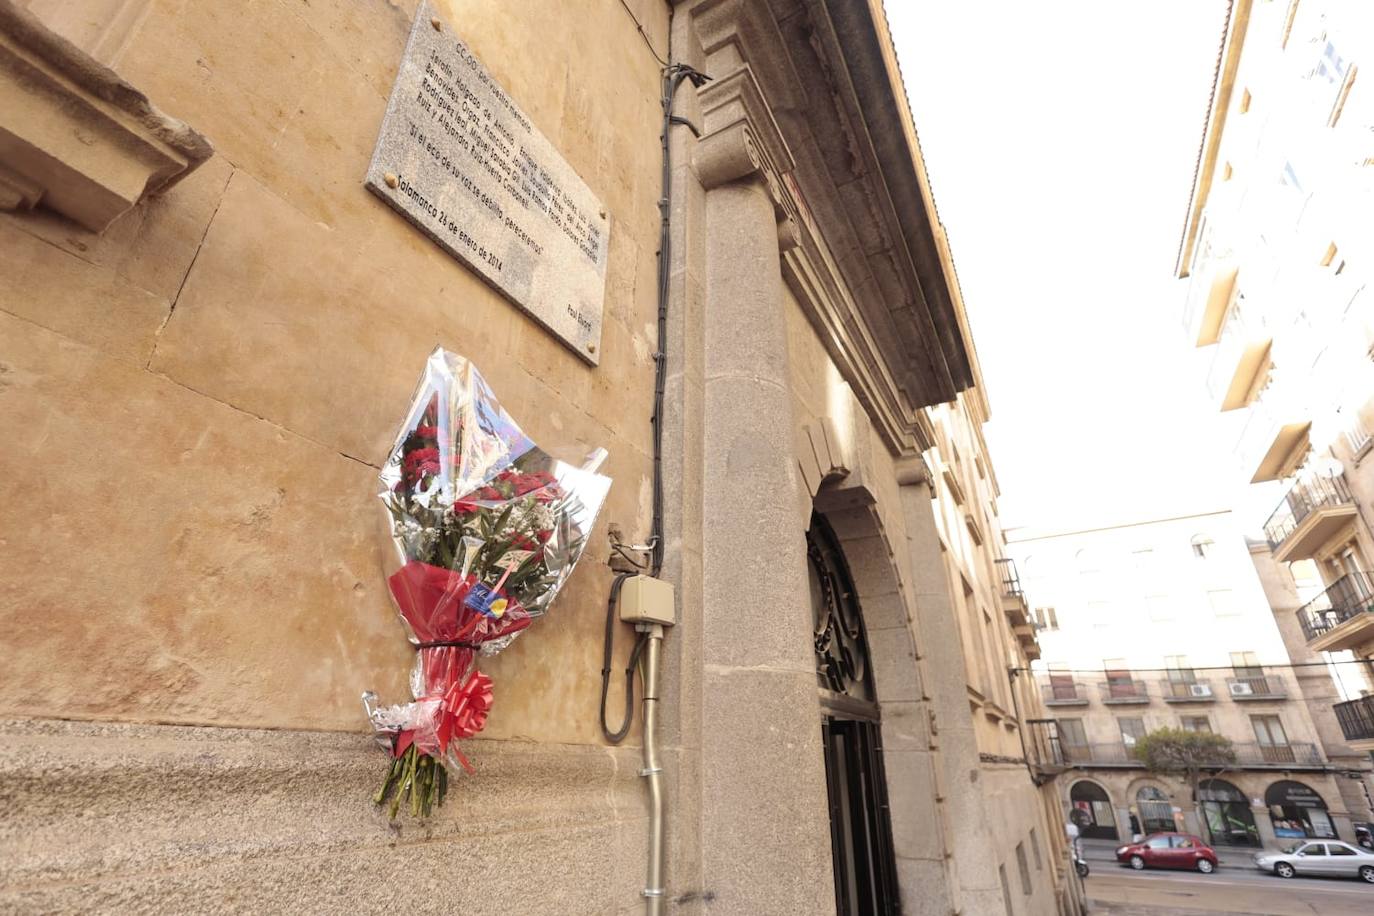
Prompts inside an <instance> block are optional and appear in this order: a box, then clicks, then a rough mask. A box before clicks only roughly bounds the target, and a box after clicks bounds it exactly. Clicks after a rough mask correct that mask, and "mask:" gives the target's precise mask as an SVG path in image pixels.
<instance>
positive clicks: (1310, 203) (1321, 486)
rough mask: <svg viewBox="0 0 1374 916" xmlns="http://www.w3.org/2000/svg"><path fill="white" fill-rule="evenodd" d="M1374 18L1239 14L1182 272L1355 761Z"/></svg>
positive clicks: (1323, 5)
mask: <svg viewBox="0 0 1374 916" xmlns="http://www.w3.org/2000/svg"><path fill="white" fill-rule="evenodd" d="M1371 24H1374V20H1371V11H1370V10H1369V9H1368V7H1367V6H1366V5H1365V4H1359V3H1343V2H1321V0H1303V2H1300V3H1299V2H1292V3H1273V2H1269V3H1265V2H1259V3H1252V2H1250V0H1238V2H1236V3H1234V4H1233V5H1232V11H1231V15H1230V17H1229V20H1228V25H1227V31H1226V35H1225V39H1224V44H1223V47H1222V52H1221V55H1220V58H1219V65H1218V71H1217V79H1216V85H1215V87H1214V90H1213V97H1212V105H1211V108H1210V111H1209V113H1208V120H1207V125H1206V130H1205V134H1204V137H1203V142H1202V150H1201V153H1200V158H1199V164H1198V170H1197V175H1196V179H1195V182H1194V186H1193V189H1192V196H1191V200H1190V204H1189V210H1188V216H1187V220H1186V223H1185V227H1184V234H1183V239H1182V242H1181V245H1180V251H1179V258H1178V265H1177V273H1178V276H1180V277H1183V278H1187V280H1188V284H1189V287H1188V290H1189V292H1188V299H1187V307H1186V309H1185V316H1184V320H1185V325H1186V328H1187V332H1188V339H1189V341H1190V343H1191V344H1194V345H1195V346H1196V347H1198V348H1200V349H1201V350H1202V352H1203V353H1205V354H1206V355H1205V356H1204V357H1203V358H1205V359H1207V360H1208V361H1209V363H1210V367H1211V368H1210V372H1209V378H1208V388H1209V395H1210V397H1211V399H1212V400H1213V401H1214V402H1215V405H1216V407H1217V408H1218V410H1219V411H1220V412H1221V416H1220V417H1219V418H1218V422H1220V423H1227V424H1233V428H1234V430H1235V450H1234V455H1235V464H1236V478H1235V479H1236V483H1237V485H1238V486H1241V487H1243V486H1244V485H1246V484H1259V485H1264V486H1266V487H1268V488H1270V489H1271V490H1272V489H1273V488H1274V487H1275V486H1276V485H1277V486H1281V488H1282V490H1281V495H1280V493H1279V492H1275V493H1274V495H1273V497H1272V502H1271V503H1270V505H1273V506H1274V508H1273V509H1272V512H1271V513H1270V514H1268V518H1267V520H1265V519H1260V518H1257V519H1255V522H1256V525H1255V528H1256V529H1257V530H1258V528H1259V527H1260V525H1259V524H1258V523H1259V522H1261V521H1263V524H1262V528H1263V541H1264V542H1265V544H1266V547H1267V550H1268V552H1269V554H1270V556H1268V557H1266V556H1265V555H1264V553H1265V552H1264V551H1263V550H1258V549H1257V551H1256V558H1257V563H1258V564H1259V566H1260V569H1261V576H1262V578H1264V580H1265V582H1266V590H1267V591H1268V592H1269V593H1270V595H1271V599H1272V600H1273V602H1274V610H1275V613H1276V614H1279V615H1282V616H1286V617H1288V618H1291V620H1290V621H1281V627H1282V629H1283V630H1284V632H1285V633H1286V634H1289V635H1291V642H1292V643H1293V645H1294V656H1295V658H1300V657H1301V658H1309V657H1310V658H1312V659H1316V660H1318V661H1321V660H1326V661H1329V662H1331V663H1332V664H1333V665H1334V666H1335V669H1336V670H1338V671H1339V676H1338V677H1337V678H1336V679H1335V680H1334V683H1333V684H1332V685H1330V686H1328V687H1327V688H1326V690H1325V693H1326V698H1327V701H1328V702H1327V705H1330V706H1331V707H1332V715H1333V716H1334V717H1335V718H1336V720H1337V721H1338V723H1339V729H1340V730H1339V741H1336V740H1335V738H1334V736H1333V744H1332V747H1333V749H1334V750H1333V752H1336V753H1338V756H1341V757H1342V758H1349V759H1350V760H1352V762H1354V761H1355V760H1356V758H1358V757H1360V756H1361V755H1364V754H1366V753H1368V752H1371V751H1374V699H1372V698H1370V696H1369V693H1370V691H1371V688H1374V680H1371V678H1370V672H1371V668H1370V665H1369V660H1370V659H1371V657H1374V615H1371V614H1370V612H1369V611H1370V608H1371V607H1374V602H1372V601H1371V596H1374V584H1372V582H1374V580H1371V579H1370V577H1369V570H1370V569H1371V568H1374V566H1371V564H1372V563H1374V537H1371V529H1370V524H1369V513H1370V511H1371V506H1372V505H1374V464H1371V462H1370V461H1369V460H1368V455H1369V452H1370V448H1371V443H1372V441H1374V440H1371V435H1370V430H1371V429H1374V426H1371V420H1374V365H1372V364H1371V356H1370V353H1371V346H1374V294H1371V292H1370V290H1369V279H1370V276H1371V274H1370V271H1369V264H1370V255H1371V252H1374V247H1371V244H1372V243H1374V237H1371V234H1370V231H1369V226H1368V221H1367V219H1365V216H1364V214H1365V213H1367V212H1368V210H1369V204H1370V202H1371V200H1374V170H1371V168H1370V163H1371V162H1372V161H1374V151H1371V149H1370V148H1369V135H1370V129H1371V125H1374V89H1372V88H1371V86H1370V85H1369V81H1368V79H1359V78H1358V75H1359V73H1360V69H1361V67H1362V66H1363V67H1366V68H1367V67H1368V66H1369V61H1370V60H1371V52H1374V45H1371V41H1374V33H1372V32H1371ZM1276 482H1277V483H1276ZM1275 503H1276V504H1277V505H1274V504H1275ZM1271 563H1276V564H1278V568H1276V569H1272V570H1271V569H1270V568H1269V564H1271ZM1290 567H1291V569H1290ZM1313 570H1315V574H1316V576H1317V577H1318V578H1319V583H1318V584H1319V587H1318V588H1317V589H1316V590H1315V592H1316V593H1315V594H1306V593H1304V594H1302V599H1303V600H1302V601H1301V602H1299V604H1298V606H1297V607H1295V606H1294V604H1293V602H1294V600H1295V598H1294V595H1295V594H1296V591H1295V590H1296V589H1297V588H1298V586H1299V585H1300V583H1299V582H1296V581H1295V579H1297V580H1302V579H1305V578H1310V577H1311V575H1312V572H1313ZM1321 718H1323V719H1324V718H1325V715H1324V714H1323V716H1322V717H1321ZM1337 745H1342V746H1341V747H1339V748H1338V747H1337Z"/></svg>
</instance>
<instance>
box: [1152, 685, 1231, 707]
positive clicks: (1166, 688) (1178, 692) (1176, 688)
mask: <svg viewBox="0 0 1374 916" xmlns="http://www.w3.org/2000/svg"><path fill="white" fill-rule="evenodd" d="M1159 695H1160V696H1161V697H1163V698H1164V702H1166V703H1213V702H1215V701H1216V698H1217V696H1216V694H1215V693H1214V692H1213V691H1212V684H1211V682H1210V681H1160V682H1159Z"/></svg>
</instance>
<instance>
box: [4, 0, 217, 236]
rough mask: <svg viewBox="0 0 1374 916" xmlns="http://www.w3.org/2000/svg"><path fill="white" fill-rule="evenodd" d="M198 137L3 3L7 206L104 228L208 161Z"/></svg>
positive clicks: (207, 150)
mask: <svg viewBox="0 0 1374 916" xmlns="http://www.w3.org/2000/svg"><path fill="white" fill-rule="evenodd" d="M212 153H213V149H212V148H211V146H210V143H209V141H207V140H206V139H205V138H204V137H202V136H201V135H200V134H198V133H196V132H195V131H194V130H192V129H191V128H189V127H187V126H186V125H185V124H183V123H181V122H180V121H177V120H176V119H174V118H169V117H167V116H166V115H164V114H163V113H162V112H160V111H158V110H157V108H155V107H154V106H153V105H152V103H151V102H149V101H148V98H147V96H145V95H144V94H143V93H141V92H139V91H138V90H137V89H135V88H134V87H133V86H131V85H129V84H128V83H126V82H125V81H124V80H122V79H120V78H119V76H118V75H117V74H115V73H114V72H113V71H111V70H109V69H108V68H106V67H104V66H103V65H101V64H100V63H98V62H97V61H96V60H94V59H93V58H92V57H91V56H90V55H88V54H87V53H86V52H84V51H82V50H80V49H79V48H77V47H76V46H75V45H73V44H72V43H71V42H69V41H67V40H66V39H64V38H62V37H61V36H59V35H57V34H55V33H53V32H52V31H50V30H49V29H47V28H46V27H45V26H44V25H43V24H42V23H41V22H39V21H38V20H37V19H36V18H35V17H34V16H32V15H31V14H30V13H28V12H27V11H25V10H23V9H20V8H19V7H18V6H16V5H15V3H14V2H13V0H0V207H3V208H5V209H29V208H32V207H34V206H36V205H39V204H42V205H44V206H46V207H48V208H49V209H52V210H55V211H57V212H59V213H61V214H63V215H64V216H67V217H69V218H70V219H72V220H74V221H76V222H77V223H80V224H81V225H82V226H84V227H86V228H88V229H91V230H92V231H95V232H99V231H102V230H103V229H104V228H105V227H106V226H108V225H109V224H110V223H111V222H113V221H114V220H115V219H117V218H118V217H119V216H120V215H122V214H123V213H125V212H127V211H128V210H129V209H131V208H132V207H134V206H135V205H136V204H137V203H138V202H139V201H140V200H142V199H143V198H144V197H145V196H147V195H149V194H156V193H158V192H160V191H165V190H166V189H167V188H169V187H171V186H172V185H173V184H175V183H176V182H177V181H179V180H181V179H182V178H184V177H185V176H186V175H187V174H189V173H190V172H191V171H192V170H194V169H195V168H196V167H197V166H198V165H200V163H202V162H204V161H205V160H206V159H208V158H210V156H211V154H212Z"/></svg>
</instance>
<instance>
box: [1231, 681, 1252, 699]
mask: <svg viewBox="0 0 1374 916" xmlns="http://www.w3.org/2000/svg"><path fill="white" fill-rule="evenodd" d="M1254 695H1255V688H1254V685H1252V684H1249V683H1246V682H1245V681H1232V682H1231V696H1233V697H1249V696H1254Z"/></svg>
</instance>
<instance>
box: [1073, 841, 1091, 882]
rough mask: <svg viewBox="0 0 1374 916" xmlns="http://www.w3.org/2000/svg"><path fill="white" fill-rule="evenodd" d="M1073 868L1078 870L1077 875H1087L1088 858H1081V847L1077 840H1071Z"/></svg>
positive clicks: (1081, 876) (1084, 876)
mask: <svg viewBox="0 0 1374 916" xmlns="http://www.w3.org/2000/svg"><path fill="white" fill-rule="evenodd" d="M1073 868H1074V871H1076V872H1078V877H1080V878H1086V877H1088V860H1087V859H1085V858H1083V848H1082V847H1081V846H1080V845H1079V843H1078V840H1074V841H1073Z"/></svg>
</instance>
